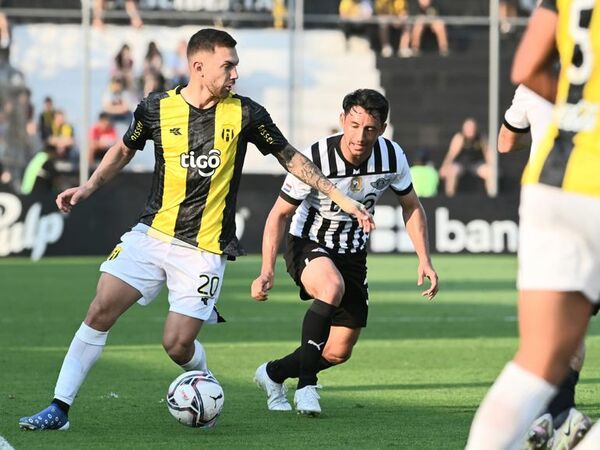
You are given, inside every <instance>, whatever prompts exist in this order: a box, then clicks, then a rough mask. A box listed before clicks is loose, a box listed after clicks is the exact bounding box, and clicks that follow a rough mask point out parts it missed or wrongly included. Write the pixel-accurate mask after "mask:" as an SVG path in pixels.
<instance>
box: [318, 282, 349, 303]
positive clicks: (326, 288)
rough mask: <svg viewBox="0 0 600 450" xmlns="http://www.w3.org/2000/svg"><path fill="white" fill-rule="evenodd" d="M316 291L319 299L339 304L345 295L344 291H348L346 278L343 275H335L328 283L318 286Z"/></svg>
mask: <svg viewBox="0 0 600 450" xmlns="http://www.w3.org/2000/svg"><path fill="white" fill-rule="evenodd" d="M316 291H317V295H316V298H318V299H319V300H322V301H324V302H327V303H331V304H334V305H339V303H340V302H341V301H342V297H343V296H344V292H345V291H346V285H345V284H344V279H343V278H342V277H341V276H340V277H334V278H332V279H331V280H329V281H328V282H327V283H323V284H322V285H320V286H318V287H317V288H316Z"/></svg>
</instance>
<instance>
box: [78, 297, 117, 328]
mask: <svg viewBox="0 0 600 450" xmlns="http://www.w3.org/2000/svg"><path fill="white" fill-rule="evenodd" d="M115 320H116V318H114V312H113V311H112V308H110V306H109V304H108V302H106V301H104V300H103V299H102V298H100V297H98V296H96V298H94V300H93V301H92V303H91V304H90V307H89V308H88V312H87V314H86V316H85V323H86V324H87V325H88V326H89V327H91V328H93V329H95V330H101V331H106V330H108V329H109V328H110V327H112V326H113V324H114V322H115Z"/></svg>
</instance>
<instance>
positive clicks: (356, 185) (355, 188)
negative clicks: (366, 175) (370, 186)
mask: <svg viewBox="0 0 600 450" xmlns="http://www.w3.org/2000/svg"><path fill="white" fill-rule="evenodd" d="M362 188H363V182H362V178H361V177H352V179H351V180H350V190H351V191H352V192H360V191H362Z"/></svg>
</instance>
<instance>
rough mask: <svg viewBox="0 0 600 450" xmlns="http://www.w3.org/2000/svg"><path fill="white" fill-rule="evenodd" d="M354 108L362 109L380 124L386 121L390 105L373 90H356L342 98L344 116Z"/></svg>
mask: <svg viewBox="0 0 600 450" xmlns="http://www.w3.org/2000/svg"><path fill="white" fill-rule="evenodd" d="M355 106H360V107H362V108H364V110H365V111H367V112H368V113H369V114H370V115H371V116H373V117H375V118H376V119H379V121H380V122H381V123H382V124H384V123H385V121H386V120H387V116H388V113H389V111H390V103H389V102H388V100H387V98H385V97H384V96H383V95H382V94H380V93H379V92H377V91H374V90H373V89H357V90H356V91H354V92H350V93H349V94H348V95H346V96H345V97H344V101H343V102H342V108H343V109H344V113H345V114H348V113H349V112H350V110H351V109H352V108H353V107H355Z"/></svg>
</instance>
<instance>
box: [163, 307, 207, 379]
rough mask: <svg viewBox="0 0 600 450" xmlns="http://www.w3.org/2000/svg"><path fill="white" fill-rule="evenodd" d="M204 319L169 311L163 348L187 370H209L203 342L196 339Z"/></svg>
mask: <svg viewBox="0 0 600 450" xmlns="http://www.w3.org/2000/svg"><path fill="white" fill-rule="evenodd" d="M203 323H204V321H203V320H200V319H196V318H194V317H190V316H186V315H183V314H179V313H176V312H173V311H169V314H168V315H167V320H165V327H164V332H163V348H164V349H165V351H166V352H167V354H168V355H169V357H170V358H171V359H172V360H173V361H174V362H175V363H176V364H179V365H180V366H181V367H182V368H183V369H184V370H185V371H188V370H202V371H204V372H206V371H207V370H208V367H207V364H206V354H205V352H204V347H203V346H202V344H201V343H200V342H199V341H197V340H196V337H197V336H198V333H199V332H200V328H202V324H203Z"/></svg>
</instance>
